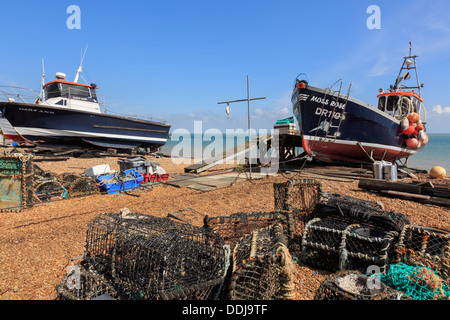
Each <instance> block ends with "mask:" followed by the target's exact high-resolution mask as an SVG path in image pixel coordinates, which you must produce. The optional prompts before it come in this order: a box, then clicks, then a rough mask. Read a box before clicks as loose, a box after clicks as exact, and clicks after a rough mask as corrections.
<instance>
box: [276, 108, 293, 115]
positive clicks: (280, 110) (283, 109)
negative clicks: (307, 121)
mask: <svg viewBox="0 0 450 320" xmlns="http://www.w3.org/2000/svg"><path fill="white" fill-rule="evenodd" d="M277 112H278V114H280V115H287V114H289V113H290V112H289V108H281V109H279V110H277Z"/></svg>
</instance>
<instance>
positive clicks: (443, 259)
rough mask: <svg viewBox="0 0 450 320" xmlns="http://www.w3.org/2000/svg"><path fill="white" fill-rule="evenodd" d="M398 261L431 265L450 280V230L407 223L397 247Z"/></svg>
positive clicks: (424, 265)
mask: <svg viewBox="0 0 450 320" xmlns="http://www.w3.org/2000/svg"><path fill="white" fill-rule="evenodd" d="M396 252H397V262H402V263H405V264H408V265H414V266H422V267H430V268H432V269H433V270H436V271H438V272H439V273H440V276H441V277H442V278H443V279H444V280H445V281H447V282H450V231H449V230H444V229H438V228H432V227H424V226H417V225H406V226H405V227H404V228H403V230H402V232H401V233H400V237H399V242H398V245H397V247H396Z"/></svg>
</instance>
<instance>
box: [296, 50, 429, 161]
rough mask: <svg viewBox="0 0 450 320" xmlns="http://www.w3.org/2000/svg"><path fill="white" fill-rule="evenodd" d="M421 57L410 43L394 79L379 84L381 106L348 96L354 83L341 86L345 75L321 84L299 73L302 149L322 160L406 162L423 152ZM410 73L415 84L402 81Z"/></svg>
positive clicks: (297, 116) (424, 113)
mask: <svg viewBox="0 0 450 320" xmlns="http://www.w3.org/2000/svg"><path fill="white" fill-rule="evenodd" d="M417 57H418V56H416V55H412V54H411V47H410V49H409V54H408V55H407V56H405V57H404V61H403V65H402V67H401V68H400V72H399V74H398V76H397V78H396V80H395V83H394V84H393V85H391V86H390V87H389V88H388V89H387V90H386V91H385V90H384V89H380V90H379V93H378V95H377V98H378V105H377V106H372V105H370V104H368V103H365V102H363V101H360V100H357V99H355V98H352V97H350V91H351V84H350V86H349V87H348V89H347V92H346V93H343V92H341V90H342V89H343V88H342V86H343V81H342V80H338V81H336V82H335V83H334V84H333V85H332V86H331V87H330V88H325V89H322V88H318V87H314V86H311V85H309V84H308V81H307V80H305V79H303V78H301V77H300V76H301V75H303V74H300V75H299V76H297V78H296V82H295V87H294V90H293V94H292V105H293V112H294V115H295V116H296V118H297V121H298V124H299V129H300V133H301V137H302V146H303V149H304V151H306V152H307V153H308V155H309V156H310V157H312V158H313V159H317V160H320V161H325V162H351V163H373V162H374V161H381V160H384V161H390V162H395V161H397V160H400V159H404V160H405V162H406V160H407V159H408V158H409V157H410V156H412V155H414V154H416V153H418V152H420V151H421V150H422V149H423V148H424V147H425V145H426V143H427V142H428V136H427V134H426V128H425V125H426V110H425V107H424V105H423V99H422V97H421V89H422V87H423V84H420V83H419V76H418V72H417V64H416V58H417ZM412 77H414V78H415V79H416V83H415V85H413V86H406V85H404V84H403V83H405V82H406V81H408V80H411V78H412Z"/></svg>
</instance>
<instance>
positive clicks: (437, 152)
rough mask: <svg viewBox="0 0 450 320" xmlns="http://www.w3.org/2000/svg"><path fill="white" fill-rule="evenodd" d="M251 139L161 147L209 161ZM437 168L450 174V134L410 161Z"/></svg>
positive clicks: (182, 141)
mask: <svg viewBox="0 0 450 320" xmlns="http://www.w3.org/2000/svg"><path fill="white" fill-rule="evenodd" d="M257 134H258V133H256V135H257ZM256 135H254V136H253V135H252V136H251V138H252V139H253V138H255V137H256ZM247 140H248V135H245V134H241V135H239V134H234V135H230V134H228V135H227V134H225V133H221V135H218V134H217V133H216V134H215V135H213V137H211V136H206V135H202V134H198V133H197V134H195V135H194V134H193V133H191V134H190V136H184V137H183V138H180V136H176V137H175V136H172V137H171V139H169V140H168V141H167V143H166V145H164V146H163V147H162V148H161V152H162V153H164V154H169V155H174V156H175V157H177V156H178V157H186V158H196V159H205V158H208V157H212V156H215V155H216V154H219V153H222V152H224V151H226V150H228V149H230V148H233V147H235V146H236V145H238V144H241V143H243V142H245V141H247ZM183 146H184V147H183ZM182 149H184V150H182ZM296 151H297V154H300V153H301V152H302V151H303V150H302V148H297V150H296ZM435 166H441V167H443V168H444V169H445V170H446V171H447V173H449V174H450V133H429V134H428V143H427V145H426V146H425V148H424V149H423V150H422V151H421V152H419V153H417V154H415V155H413V156H411V157H410V158H409V160H408V167H409V168H413V169H420V170H427V171H430V170H431V168H433V167H435Z"/></svg>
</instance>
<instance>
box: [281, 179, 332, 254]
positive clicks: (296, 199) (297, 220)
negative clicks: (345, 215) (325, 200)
mask: <svg viewBox="0 0 450 320" xmlns="http://www.w3.org/2000/svg"><path fill="white" fill-rule="evenodd" d="M273 189H274V202H275V210H276V211H279V212H282V213H283V214H284V215H285V216H286V219H287V227H286V233H287V236H288V239H289V243H288V246H289V250H290V251H291V252H292V253H298V252H300V250H301V241H302V235H303V230H304V228H305V224H306V223H307V222H308V221H309V220H310V219H311V218H312V213H313V211H314V209H315V207H316V205H317V204H318V203H319V202H320V200H321V198H322V195H323V192H322V183H321V182H320V181H318V180H314V179H296V180H289V181H287V182H284V183H274V184H273Z"/></svg>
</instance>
